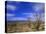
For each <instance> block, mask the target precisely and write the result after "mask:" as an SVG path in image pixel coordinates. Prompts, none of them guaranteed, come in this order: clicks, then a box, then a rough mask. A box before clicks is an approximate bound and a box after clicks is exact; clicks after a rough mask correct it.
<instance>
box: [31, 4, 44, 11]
mask: <svg viewBox="0 0 46 34" xmlns="http://www.w3.org/2000/svg"><path fill="white" fill-rule="evenodd" d="M32 8H33V10H34V11H40V10H43V9H44V5H43V4H35V5H34V6H33V7H32Z"/></svg>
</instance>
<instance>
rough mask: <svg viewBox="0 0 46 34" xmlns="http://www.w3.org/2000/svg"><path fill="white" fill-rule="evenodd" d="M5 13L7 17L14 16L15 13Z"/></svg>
mask: <svg viewBox="0 0 46 34" xmlns="http://www.w3.org/2000/svg"><path fill="white" fill-rule="evenodd" d="M6 15H7V17H12V16H15V14H10V13H7V14H6Z"/></svg>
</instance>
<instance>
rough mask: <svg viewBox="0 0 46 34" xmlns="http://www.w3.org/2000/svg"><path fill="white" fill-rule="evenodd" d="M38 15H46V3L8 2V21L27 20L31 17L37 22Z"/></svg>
mask: <svg viewBox="0 0 46 34" xmlns="http://www.w3.org/2000/svg"><path fill="white" fill-rule="evenodd" d="M36 13H37V14H39V15H40V14H41V15H43V14H44V3H35V2H20V1H19V2H18V1H16V2H15V1H8V2H7V14H6V15H7V20H12V21H14V20H27V18H28V17H31V20H36V17H35V16H34V15H36ZM43 16H44V15H43ZM41 19H42V18H41ZM43 19H44V18H43Z"/></svg>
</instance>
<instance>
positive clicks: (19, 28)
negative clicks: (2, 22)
mask: <svg viewBox="0 0 46 34" xmlns="http://www.w3.org/2000/svg"><path fill="white" fill-rule="evenodd" d="M44 29H45V24H44V22H42V21H41V22H40V21H39V23H38V22H29V23H15V24H8V25H7V32H34V31H44Z"/></svg>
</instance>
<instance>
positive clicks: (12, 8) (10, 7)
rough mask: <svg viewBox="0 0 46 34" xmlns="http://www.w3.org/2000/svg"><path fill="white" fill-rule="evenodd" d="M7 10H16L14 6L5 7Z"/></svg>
mask: <svg viewBox="0 0 46 34" xmlns="http://www.w3.org/2000/svg"><path fill="white" fill-rule="evenodd" d="M7 9H9V10H16V6H14V5H7Z"/></svg>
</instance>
